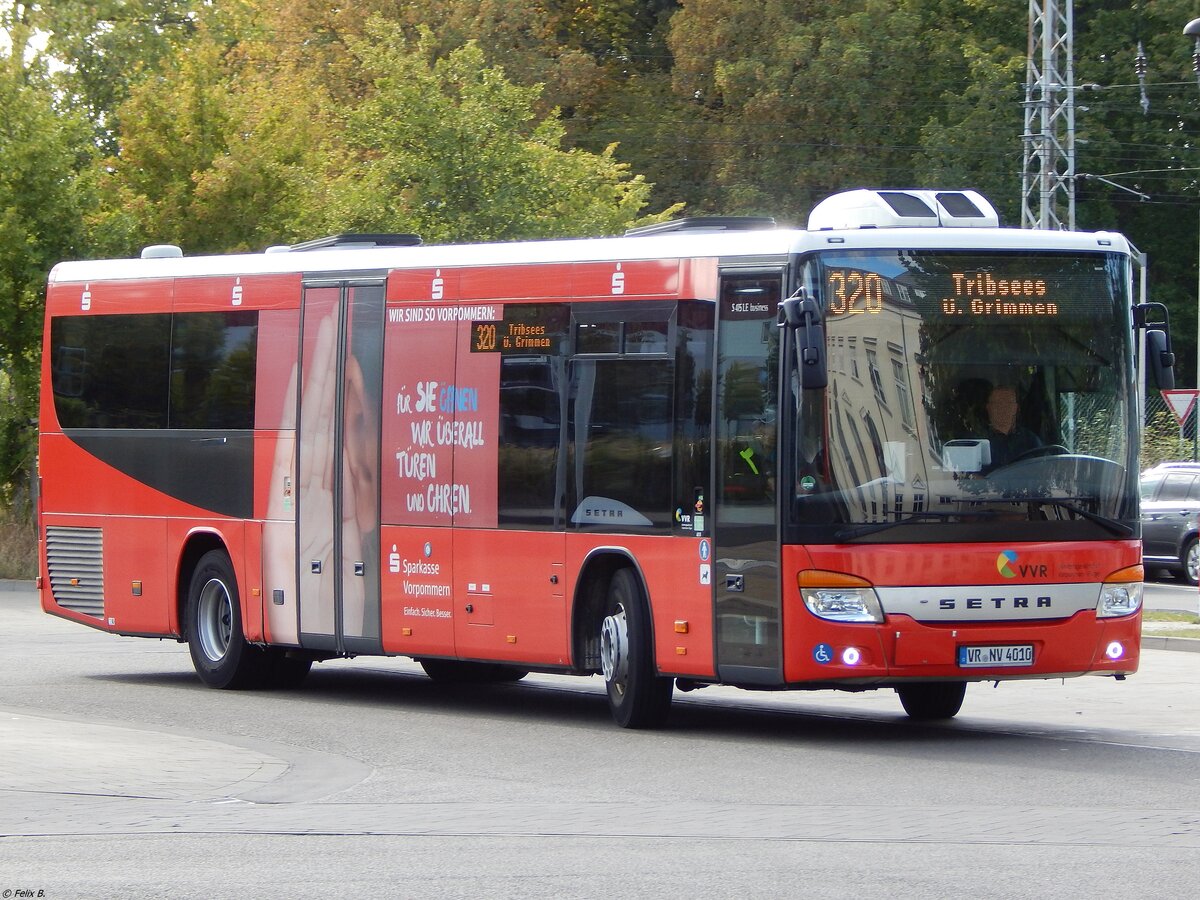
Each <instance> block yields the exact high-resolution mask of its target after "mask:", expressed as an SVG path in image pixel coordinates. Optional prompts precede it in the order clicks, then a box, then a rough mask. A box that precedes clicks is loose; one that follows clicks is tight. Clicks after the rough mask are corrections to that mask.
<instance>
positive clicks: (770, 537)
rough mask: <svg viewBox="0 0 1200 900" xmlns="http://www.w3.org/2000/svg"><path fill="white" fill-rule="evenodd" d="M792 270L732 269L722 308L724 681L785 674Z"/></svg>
mask: <svg viewBox="0 0 1200 900" xmlns="http://www.w3.org/2000/svg"><path fill="white" fill-rule="evenodd" d="M782 284H783V275H782V273H781V272H780V271H779V270H778V269H776V270H771V271H761V270H760V271H748V272H726V273H725V274H724V275H723V277H722V284H721V295H720V303H719V308H718V311H717V315H718V320H717V389H716V401H715V409H714V416H715V419H716V422H715V424H714V433H715V434H716V442H715V448H716V449H715V453H716V492H717V498H716V500H717V502H716V507H715V520H716V521H715V526H714V532H713V537H714V542H715V550H714V553H713V556H714V562H715V566H714V576H715V577H714V591H715V593H716V596H715V607H716V623H717V670H718V672H719V674H720V677H721V680H722V681H727V682H737V683H743V684H777V683H779V682H780V681H781V680H782V677H783V668H782V667H783V662H782V636H781V633H780V627H781V610H780V584H779V525H778V522H779V515H778V509H777V497H776V483H777V460H776V433H777V421H776V418H777V417H776V410H777V398H778V395H779V384H778V371H779V328H778V326H777V325H776V324H775V322H776V315H777V308H778V304H779V301H780V298H781V290H782Z"/></svg>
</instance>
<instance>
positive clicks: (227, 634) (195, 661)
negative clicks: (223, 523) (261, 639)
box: [186, 550, 266, 689]
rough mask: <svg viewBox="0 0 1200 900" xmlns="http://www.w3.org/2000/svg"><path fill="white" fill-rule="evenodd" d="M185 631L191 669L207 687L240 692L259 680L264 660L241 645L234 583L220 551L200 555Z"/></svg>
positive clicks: (242, 638) (243, 641) (243, 642)
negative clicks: (190, 655)
mask: <svg viewBox="0 0 1200 900" xmlns="http://www.w3.org/2000/svg"><path fill="white" fill-rule="evenodd" d="M186 629H187V640H188V648H189V649H190V650H191V654H192V665H193V666H194V667H195V669H196V674H197V675H199V676H200V680H201V681H203V682H204V683H205V684H207V685H208V686H209V687H214V688H228V689H237V688H245V687H251V686H253V685H255V684H258V683H259V682H260V681H261V680H262V677H263V674H264V670H265V664H266V660H265V657H264V656H263V652H262V651H261V650H259V649H258V648H257V647H254V646H251V645H250V644H248V643H246V638H245V634H244V632H243V631H242V611H241V602H240V600H239V597H238V588H237V579H236V577H235V576H234V572H233V563H231V562H230V561H229V556H228V554H226V553H225V551H224V550H210V551H209V552H208V553H206V554H204V556H202V557H201V558H200V563H199V565H197V566H196V571H195V572H193V573H192V581H191V584H190V586H189V587H188V601H187V613H186Z"/></svg>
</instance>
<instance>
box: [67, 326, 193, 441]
mask: <svg viewBox="0 0 1200 900" xmlns="http://www.w3.org/2000/svg"><path fill="white" fill-rule="evenodd" d="M170 339H171V317H170V315H168V314H167V313H161V314H160V313H155V314H151V315H137V316H73V317H70V318H58V319H55V320H54V321H53V322H52V324H51V326H50V353H51V361H50V366H51V376H52V378H53V379H54V407H55V410H56V412H57V413H58V421H59V424H60V425H61V426H62V427H63V428H165V427H166V425H167V398H168V394H169V388H168V372H169V368H170V346H171V341H170Z"/></svg>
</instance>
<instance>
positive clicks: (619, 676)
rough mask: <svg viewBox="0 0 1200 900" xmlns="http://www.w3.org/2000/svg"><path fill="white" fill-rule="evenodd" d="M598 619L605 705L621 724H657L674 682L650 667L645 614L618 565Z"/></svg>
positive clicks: (634, 585) (629, 574) (634, 582)
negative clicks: (605, 608) (603, 611)
mask: <svg viewBox="0 0 1200 900" xmlns="http://www.w3.org/2000/svg"><path fill="white" fill-rule="evenodd" d="M607 608H608V615H607V616H605V617H604V620H603V621H602V622H601V623H600V662H601V666H602V668H603V671H604V686H605V688H606V689H607V691H608V708H609V711H610V712H611V713H612V717H613V721H615V722H616V723H617V724H618V725H620V726H621V727H622V728H658V727H660V726H662V725H663V724H664V723H665V722H666V720H667V714H668V713H669V712H670V710H671V692H672V691H673V690H674V687H675V682H674V679H671V678H663V677H662V676H660V675H658V674H657V673H656V671H655V668H654V648H653V646H652V644H651V628H650V613H649V609H648V607H647V604H646V601H645V597H644V595H643V592H642V587H641V582H639V581H638V578H637V576H636V575H635V574H634V573H633V570H632V569H618V570H617V572H616V573H615V574H614V575H613V577H612V581H611V582H610V583H609V587H608V607H607Z"/></svg>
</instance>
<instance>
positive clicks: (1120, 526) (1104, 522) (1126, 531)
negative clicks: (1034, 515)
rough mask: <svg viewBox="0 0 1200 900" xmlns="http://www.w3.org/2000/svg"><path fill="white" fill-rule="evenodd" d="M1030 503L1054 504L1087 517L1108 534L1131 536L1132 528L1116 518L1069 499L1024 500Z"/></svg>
mask: <svg viewBox="0 0 1200 900" xmlns="http://www.w3.org/2000/svg"><path fill="white" fill-rule="evenodd" d="M1025 502H1026V503H1029V504H1030V505H1034V504H1036V505H1038V506H1047V505H1048V506H1056V507H1058V508H1059V509H1065V510H1066V511H1067V512H1069V513H1074V514H1075V515H1077V516H1079V518H1081V519H1087V520H1088V521H1089V522H1095V523H1096V524H1097V525H1099V526H1100V527H1101V528H1103V529H1105V530H1106V531H1107V532H1108V533H1109V534H1114V535H1116V536H1117V537H1133V529H1132V528H1130V527H1129V526H1128V525H1126V524H1125V523H1124V522H1120V521H1118V520H1117V519H1110V518H1109V517H1108V516H1102V515H1100V514H1099V513H1094V512H1091V511H1090V510H1087V509H1084V508H1083V507H1082V506H1079V505H1078V504H1076V503H1074V502H1072V501H1070V500H1058V499H1055V498H1053V497H1047V498H1045V499H1042V500H1026V501H1025Z"/></svg>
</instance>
